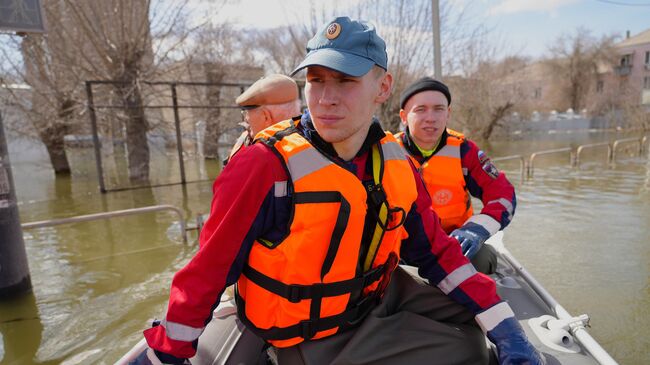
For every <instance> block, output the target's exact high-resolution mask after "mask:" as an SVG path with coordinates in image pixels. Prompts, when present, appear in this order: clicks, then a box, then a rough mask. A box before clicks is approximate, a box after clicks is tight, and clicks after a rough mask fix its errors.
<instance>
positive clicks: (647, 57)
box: [645, 51, 650, 65]
mask: <svg viewBox="0 0 650 365" xmlns="http://www.w3.org/2000/svg"><path fill="white" fill-rule="evenodd" d="M645 64H646V65H650V51H646V52H645Z"/></svg>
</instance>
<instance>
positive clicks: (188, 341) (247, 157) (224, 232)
mask: <svg viewBox="0 0 650 365" xmlns="http://www.w3.org/2000/svg"><path fill="white" fill-rule="evenodd" d="M300 128H301V129H300V130H301V133H302V134H303V135H304V136H305V137H306V138H307V139H308V140H309V141H310V142H311V143H312V144H314V145H315V146H317V148H318V149H319V150H320V151H321V152H323V153H325V154H328V155H329V156H330V157H331V158H333V159H334V160H335V161H337V162H338V163H339V164H340V165H341V166H343V167H345V168H346V169H348V170H350V171H351V172H353V173H355V174H356V175H357V177H358V178H359V179H360V180H362V181H366V180H368V179H370V180H371V179H372V176H370V175H368V171H370V169H369V166H368V164H367V161H368V160H369V159H368V150H369V147H370V146H371V145H372V144H373V143H376V142H377V141H378V140H379V139H381V138H382V137H383V136H384V132H383V131H382V129H381V126H380V125H379V123H374V124H373V125H372V127H371V128H370V131H369V134H368V136H367V138H366V141H365V142H364V145H363V146H362V148H361V150H360V151H359V153H358V154H357V156H356V157H355V158H353V160H352V161H349V162H346V161H342V160H340V159H339V158H338V157H336V152H335V151H334V149H333V147H332V146H331V145H330V144H328V143H326V142H324V141H323V140H322V139H321V138H320V136H318V134H317V133H316V131H315V130H314V129H313V126H312V124H311V121H310V119H309V116H308V114H306V115H305V116H303V121H302V123H301V125H300ZM411 167H412V171H413V174H414V175H415V176H416V177H419V175H418V173H417V171H416V170H415V168H414V167H413V166H412V165H411ZM416 181H417V191H418V197H417V200H416V202H415V203H414V204H413V206H411V207H410V210H409V211H408V214H407V218H406V222H405V223H404V226H405V228H406V230H407V232H408V234H409V237H408V239H406V240H404V241H403V242H402V247H401V257H402V259H403V260H404V261H406V263H408V264H410V265H413V266H416V267H418V268H419V274H420V276H422V277H423V278H426V279H428V280H429V282H430V283H431V285H437V286H438V287H440V289H441V290H442V291H443V292H445V293H446V294H447V295H449V296H450V297H451V298H453V299H454V300H456V301H458V302H459V303H461V304H463V305H465V306H466V307H468V308H469V309H470V310H471V311H472V312H474V313H477V314H478V313H481V312H484V311H485V310H487V309H488V308H491V307H493V306H494V305H495V304H498V303H500V302H501V299H500V298H499V296H498V295H497V294H496V286H495V283H494V281H493V280H492V279H491V278H489V277H488V276H486V275H484V274H481V273H478V272H476V271H475V270H473V266H471V264H470V263H469V261H468V260H467V258H466V257H465V256H463V254H462V253H461V251H460V245H459V244H458V242H457V241H456V240H455V239H453V238H450V237H449V236H447V235H446V234H445V233H444V231H443V230H442V229H441V227H440V224H439V220H438V217H437V216H436V215H435V213H434V212H433V210H431V209H430V207H431V200H430V197H429V194H428V193H427V192H426V188H425V187H424V185H423V183H422V180H421V179H419V178H417V179H416ZM286 187H287V174H286V172H285V170H284V168H283V165H282V164H281V163H280V160H279V159H278V157H277V156H276V155H275V154H274V153H273V152H272V150H271V149H269V148H268V147H267V146H265V145H264V144H261V143H257V144H254V145H252V146H249V147H247V148H245V149H243V150H242V151H240V152H239V153H237V154H236V155H235V157H234V158H233V159H232V160H231V161H230V163H229V165H228V167H227V168H226V169H224V171H223V172H222V173H221V175H220V176H219V177H218V178H217V180H216V181H215V183H214V188H213V192H214V198H213V201H212V206H211V213H210V216H209V218H208V219H207V221H206V223H205V226H204V227H203V230H202V231H201V235H200V249H199V251H198V252H197V253H196V255H195V256H194V258H192V260H191V261H190V262H189V263H188V264H187V265H186V266H185V267H184V268H183V269H181V270H180V271H179V272H178V273H176V275H175V276H174V279H173V281H172V287H171V293H170V299H169V306H168V309H167V316H166V318H165V320H164V321H163V322H162V325H160V326H157V327H153V328H151V329H148V330H146V331H145V332H144V334H145V337H146V339H147V342H148V344H149V346H150V347H151V348H153V349H155V350H157V352H158V354H159V355H160V353H165V354H170V355H173V356H175V357H179V358H189V357H192V356H193V355H194V354H195V351H196V350H195V347H196V342H197V339H198V336H199V335H200V334H201V332H202V331H203V328H204V327H205V325H206V324H207V323H208V322H209V321H210V319H211V318H212V311H213V310H214V309H215V308H216V306H217V305H218V304H219V299H220V297H221V294H222V293H223V291H224V289H225V288H226V287H227V286H229V285H232V284H234V283H235V282H236V281H237V279H238V278H239V276H240V274H241V271H242V267H243V265H244V263H245V262H246V260H247V257H248V253H249V251H250V250H251V246H252V244H253V241H254V240H255V239H256V238H258V237H263V238H264V239H266V240H269V241H277V242H279V241H281V240H282V239H283V238H284V235H285V234H286V232H287V228H288V223H289V221H290V217H291V207H292V204H291V198H290V197H289V196H286V195H284V196H283V194H276V190H277V189H284V188H286ZM276 196H279V197H276ZM373 223H375V221H374V218H372V217H369V219H368V220H367V224H366V226H368V227H369V228H368V230H367V231H368V232H369V233H368V234H367V235H366V229H365V228H364V238H365V237H367V236H369V235H370V234H371V233H372V229H370V226H372V228H374V224H373ZM467 265H469V266H467ZM459 268H460V270H458V271H456V272H455V274H456V275H454V276H450V275H449V274H451V273H452V272H454V271H455V270H456V269H459ZM461 272H462V274H461V275H458V274H459V273H461ZM459 276H460V277H461V278H460V279H459Z"/></svg>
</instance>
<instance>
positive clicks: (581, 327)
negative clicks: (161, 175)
mask: <svg viewBox="0 0 650 365" xmlns="http://www.w3.org/2000/svg"><path fill="white" fill-rule="evenodd" d="M486 244H490V245H492V246H493V247H494V248H495V250H496V251H497V254H498V265H497V270H496V273H495V274H493V275H491V276H492V278H493V279H494V280H495V282H496V284H497V291H498V293H499V295H500V296H501V297H502V298H503V299H505V300H507V301H508V303H509V304H510V306H511V307H512V309H513V311H514V312H515V316H516V317H517V319H518V320H519V322H520V324H521V325H522V327H523V328H524V330H525V331H526V334H527V336H528V339H529V340H530V342H531V343H532V344H533V345H534V346H535V347H536V348H537V349H538V350H539V351H540V352H541V353H543V354H544V357H545V358H546V362H547V364H549V365H555V364H571V365H591V364H602V365H611V364H617V362H616V361H615V360H614V359H613V358H612V357H611V356H610V355H609V354H608V353H607V351H605V349H603V348H602V347H601V346H600V344H599V343H598V342H597V341H596V340H594V338H593V337H591V335H590V334H589V333H588V332H587V329H586V327H588V325H589V317H588V316H587V315H586V314H583V315H579V316H572V315H571V314H569V312H567V311H566V310H565V309H564V308H563V307H562V306H561V305H560V304H559V303H558V302H557V301H556V300H555V299H554V298H553V297H552V296H551V294H549V293H548V291H546V289H544V287H543V286H542V285H541V284H540V283H539V282H538V281H537V280H535V278H534V277H533V276H532V275H531V274H530V273H529V272H528V271H526V269H525V268H524V267H523V266H522V265H521V264H520V263H519V262H518V261H517V260H516V259H515V257H514V256H513V255H512V254H511V253H510V252H509V251H508V250H507V249H506V248H505V246H504V244H503V232H499V233H497V234H496V235H494V236H493V237H492V238H490V239H489V240H488V241H487V242H486ZM404 268H405V269H406V270H407V271H409V272H410V273H412V274H413V275H417V270H416V269H415V268H413V267H408V266H405V267H404ZM236 313H237V309H236V307H235V301H234V299H233V297H232V291H231V290H226V292H225V293H224V295H223V296H222V298H221V305H219V307H218V308H217V309H216V310H215V311H214V313H213V318H212V321H211V322H210V323H209V324H208V325H207V327H206V328H205V331H204V332H203V334H202V335H201V337H200V338H199V344H198V348H197V353H196V356H195V357H193V358H192V359H190V361H191V363H192V364H193V365H217V364H224V365H234V364H238V365H239V364H246V365H248V364H250V365H261V364H264V365H268V364H274V363H275V359H274V354H273V353H272V351H268V350H267V349H266V346H265V345H264V343H263V341H262V340H260V339H259V338H258V337H256V336H255V335H254V334H252V333H251V332H250V331H248V330H247V329H246V327H245V326H244V325H243V324H242V323H241V322H240V321H239V319H237V314H236ZM486 345H487V346H491V344H490V343H489V342H488V341H487V339H486ZM491 347H492V348H494V347H493V346H491ZM146 349H147V344H146V342H145V340H144V339H142V340H141V341H140V342H138V343H137V344H136V345H135V346H134V347H133V348H132V349H131V350H130V351H129V352H128V353H127V354H126V355H124V356H123V357H122V358H121V359H119V360H118V361H117V363H116V364H119V365H127V364H128V363H129V362H130V361H132V360H133V359H135V358H136V357H137V356H138V355H139V354H140V353H141V352H142V351H144V350H146Z"/></svg>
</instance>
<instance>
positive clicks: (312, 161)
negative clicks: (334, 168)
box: [287, 147, 333, 182]
mask: <svg viewBox="0 0 650 365" xmlns="http://www.w3.org/2000/svg"><path fill="white" fill-rule="evenodd" d="M332 163H333V162H332V161H330V160H328V159H327V158H325V157H324V156H323V155H322V154H321V153H320V152H318V151H317V150H316V149H315V148H313V147H310V148H307V149H306V150H304V151H300V152H298V153H296V154H295V155H293V156H291V157H289V161H287V166H288V167H289V173H291V179H292V180H293V181H294V182H296V181H298V180H300V179H301V178H303V177H305V176H307V175H309V174H311V173H312V172H314V171H318V170H320V169H322V168H323V167H325V166H327V165H330V164H332Z"/></svg>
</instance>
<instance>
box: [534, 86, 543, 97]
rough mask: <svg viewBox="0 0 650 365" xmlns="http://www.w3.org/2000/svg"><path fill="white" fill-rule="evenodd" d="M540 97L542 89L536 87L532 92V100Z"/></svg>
mask: <svg viewBox="0 0 650 365" xmlns="http://www.w3.org/2000/svg"><path fill="white" fill-rule="evenodd" d="M541 97H542V88H541V87H536V88H535V90H534V91H533V99H540V98H541Z"/></svg>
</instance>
